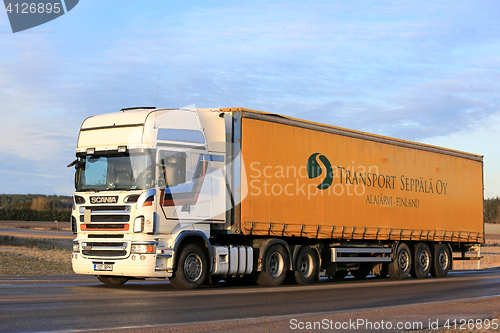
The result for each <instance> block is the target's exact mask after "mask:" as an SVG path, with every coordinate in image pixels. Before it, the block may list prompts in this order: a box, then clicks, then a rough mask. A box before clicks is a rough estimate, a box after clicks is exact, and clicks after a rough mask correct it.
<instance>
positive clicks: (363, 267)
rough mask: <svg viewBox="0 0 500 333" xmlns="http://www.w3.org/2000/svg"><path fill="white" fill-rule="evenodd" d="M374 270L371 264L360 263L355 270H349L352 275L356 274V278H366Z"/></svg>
mask: <svg viewBox="0 0 500 333" xmlns="http://www.w3.org/2000/svg"><path fill="white" fill-rule="evenodd" d="M371 270H372V267H371V265H370V264H359V268H358V269H357V270H355V271H349V272H350V273H351V275H352V276H354V277H355V278H356V279H364V278H365V277H367V276H368V275H369V274H370V272H371Z"/></svg>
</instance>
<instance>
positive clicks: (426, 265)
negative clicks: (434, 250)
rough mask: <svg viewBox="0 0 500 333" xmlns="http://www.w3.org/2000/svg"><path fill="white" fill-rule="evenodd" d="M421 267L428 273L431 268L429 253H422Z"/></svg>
mask: <svg viewBox="0 0 500 333" xmlns="http://www.w3.org/2000/svg"><path fill="white" fill-rule="evenodd" d="M420 266H422V269H423V270H424V271H426V270H427V269H428V268H429V266H430V257H429V253H427V251H422V252H420Z"/></svg>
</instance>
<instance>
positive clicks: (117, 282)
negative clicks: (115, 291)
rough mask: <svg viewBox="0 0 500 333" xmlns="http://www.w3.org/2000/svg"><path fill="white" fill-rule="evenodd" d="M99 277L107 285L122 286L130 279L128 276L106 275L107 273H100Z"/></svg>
mask: <svg viewBox="0 0 500 333" xmlns="http://www.w3.org/2000/svg"><path fill="white" fill-rule="evenodd" d="M97 279H98V280H99V281H101V282H102V283H104V284H105V285H107V286H112V287H116V286H121V285H122V284H125V283H126V282H127V281H128V278H126V277H124V276H106V275H98V276H97Z"/></svg>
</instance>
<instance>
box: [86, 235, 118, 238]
mask: <svg viewBox="0 0 500 333" xmlns="http://www.w3.org/2000/svg"><path fill="white" fill-rule="evenodd" d="M123 237H124V235H121V234H118V235H107V234H103V235H96V234H89V235H88V238H123Z"/></svg>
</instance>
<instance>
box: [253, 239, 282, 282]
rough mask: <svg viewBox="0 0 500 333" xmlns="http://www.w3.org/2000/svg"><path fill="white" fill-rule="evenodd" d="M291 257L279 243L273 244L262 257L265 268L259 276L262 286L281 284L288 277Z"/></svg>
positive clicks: (258, 279)
mask: <svg viewBox="0 0 500 333" xmlns="http://www.w3.org/2000/svg"><path fill="white" fill-rule="evenodd" d="M289 262H290V259H289V258H288V253H287V251H286V250H285V249H284V248H283V246H281V245H279V244H275V245H272V246H271V247H269V249H268V250H267V251H266V254H265V255H264V258H262V263H263V270H262V271H261V272H260V273H259V275H258V277H257V281H256V282H257V283H258V284H259V285H261V286H279V285H280V284H282V283H283V281H284V280H285V278H286V274H287V273H288V270H289V266H290V264H289Z"/></svg>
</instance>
